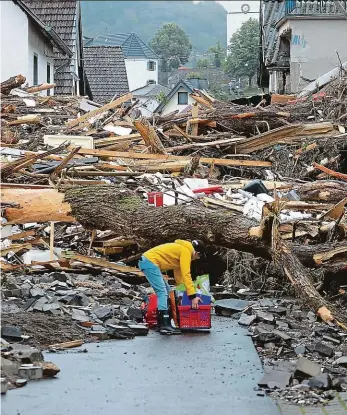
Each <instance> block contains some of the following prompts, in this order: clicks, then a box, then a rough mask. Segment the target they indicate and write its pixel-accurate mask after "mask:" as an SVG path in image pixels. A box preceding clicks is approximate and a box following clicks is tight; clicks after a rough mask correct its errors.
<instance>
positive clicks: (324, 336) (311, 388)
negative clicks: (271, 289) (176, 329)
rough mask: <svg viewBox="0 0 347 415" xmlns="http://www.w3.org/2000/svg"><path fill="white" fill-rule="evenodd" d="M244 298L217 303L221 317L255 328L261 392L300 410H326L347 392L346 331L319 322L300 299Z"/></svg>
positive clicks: (243, 293) (252, 330)
mask: <svg viewBox="0 0 347 415" xmlns="http://www.w3.org/2000/svg"><path fill="white" fill-rule="evenodd" d="M239 296H242V297H243V298H247V300H245V299H225V300H218V301H216V303H215V308H216V313H217V314H219V315H223V316H231V317H233V318H236V319H238V323H239V324H240V325H242V326H245V327H248V328H249V331H250V333H251V336H252V339H253V341H254V344H255V347H256V349H257V351H258V353H259V355H260V357H261V360H262V362H263V367H264V372H265V374H264V376H263V378H262V379H260V380H259V382H258V385H259V388H260V390H262V389H264V390H265V392H266V393H267V394H269V395H271V396H272V397H274V398H281V399H284V400H286V401H288V402H292V403H295V404H299V405H314V404H326V403H327V402H328V401H329V400H330V399H333V398H334V396H335V391H342V392H343V391H347V342H346V338H347V333H346V331H344V330H342V329H339V328H337V327H335V326H334V325H333V324H330V325H327V324H324V323H322V322H319V321H318V320H317V316H316V314H315V313H314V312H312V311H306V310H304V309H303V306H302V304H300V302H299V301H298V299H295V298H289V297H286V298H281V299H274V298H266V297H264V298H262V299H255V296H256V293H254V292H253V293H252V292H250V291H247V290H240V291H239ZM252 297H253V298H252Z"/></svg>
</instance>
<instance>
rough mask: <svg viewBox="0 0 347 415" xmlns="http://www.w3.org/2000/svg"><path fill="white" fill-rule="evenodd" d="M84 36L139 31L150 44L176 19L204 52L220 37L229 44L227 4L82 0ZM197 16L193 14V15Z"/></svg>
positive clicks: (224, 43)
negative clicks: (165, 26) (157, 33)
mask: <svg viewBox="0 0 347 415" xmlns="http://www.w3.org/2000/svg"><path fill="white" fill-rule="evenodd" d="M81 9H82V22H83V35H84V36H87V37H94V36H97V35H107V34H116V33H131V32H134V33H136V34H137V35H138V36H139V37H140V39H141V40H143V41H144V42H146V43H148V42H149V41H150V40H151V39H152V38H153V36H154V34H155V32H156V31H157V30H158V29H160V27H161V26H162V25H163V24H164V23H168V22H174V23H176V24H178V25H179V26H180V27H182V29H183V30H185V31H186V32H187V34H188V35H189V36H190V38H191V41H192V43H193V45H194V46H195V48H196V50H197V52H199V53H203V52H204V51H205V50H206V49H207V48H209V47H210V46H213V45H215V44H216V43H217V41H218V40H219V41H220V42H221V44H222V45H223V46H225V47H226V31H227V27H226V18H225V9H224V7H223V6H222V5H221V4H220V3H217V2H215V1H199V2H196V1H188V0H183V1H182V0H181V1H176V0H175V1H147V0H142V1H131V0H127V1H124V0H123V1H122V0H117V1H102V2H101V1H92V0H88V1H81ZM192 16H193V17H192Z"/></svg>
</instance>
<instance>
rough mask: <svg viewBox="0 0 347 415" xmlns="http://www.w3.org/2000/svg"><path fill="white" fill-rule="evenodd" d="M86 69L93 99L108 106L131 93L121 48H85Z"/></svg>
mask: <svg viewBox="0 0 347 415" xmlns="http://www.w3.org/2000/svg"><path fill="white" fill-rule="evenodd" d="M83 52H84V69H85V73H86V77H87V82H88V85H89V90H90V92H91V95H92V96H91V97H90V98H91V99H92V100H93V101H95V102H97V103H99V104H106V103H107V102H109V101H111V99H112V98H113V97H114V96H115V95H116V94H117V95H123V94H126V93H127V92H129V85H128V78H127V73H126V69H125V61H124V55H123V52H122V48H120V47H119V46H84V48H83Z"/></svg>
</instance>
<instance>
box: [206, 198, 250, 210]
mask: <svg viewBox="0 0 347 415" xmlns="http://www.w3.org/2000/svg"><path fill="white" fill-rule="evenodd" d="M203 202H204V204H205V205H206V206H208V205H215V206H221V207H224V208H226V209H230V210H234V211H236V212H241V213H242V212H243V208H242V207H241V206H238V205H234V204H233V203H228V202H224V201H223V200H218V199H212V198H211V197H204V198H203Z"/></svg>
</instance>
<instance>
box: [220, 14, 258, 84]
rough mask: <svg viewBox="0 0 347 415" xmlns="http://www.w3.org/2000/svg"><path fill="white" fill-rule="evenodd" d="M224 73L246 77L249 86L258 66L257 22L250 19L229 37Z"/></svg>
mask: <svg viewBox="0 0 347 415" xmlns="http://www.w3.org/2000/svg"><path fill="white" fill-rule="evenodd" d="M229 51H230V54H229V55H228V57H227V60H226V63H225V71H226V72H228V73H229V74H231V75H232V76H235V77H248V80H249V84H250V83H251V79H252V77H253V76H254V75H255V74H256V73H257V69H258V65H259V22H258V20H256V19H253V18H250V19H249V20H247V21H246V22H245V23H243V25H242V26H241V28H240V29H239V30H237V31H236V32H235V33H234V34H233V35H232V37H231V40H230V46H229Z"/></svg>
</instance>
